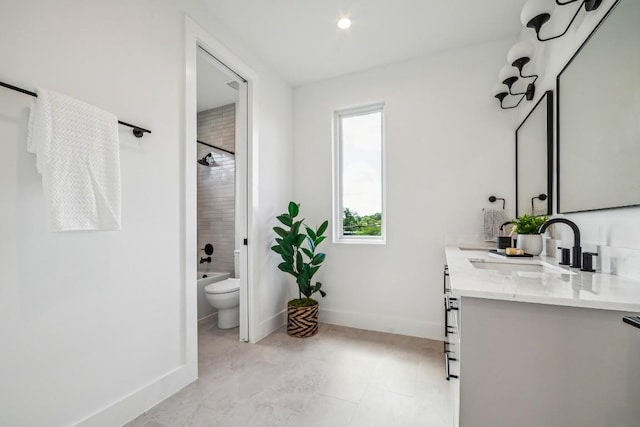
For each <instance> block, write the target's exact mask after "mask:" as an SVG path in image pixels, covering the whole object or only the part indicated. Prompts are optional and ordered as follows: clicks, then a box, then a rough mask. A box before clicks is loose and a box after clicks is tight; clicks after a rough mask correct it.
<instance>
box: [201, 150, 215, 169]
mask: <svg viewBox="0 0 640 427" xmlns="http://www.w3.org/2000/svg"><path fill="white" fill-rule="evenodd" d="M198 163H200V164H201V165H202V166H209V167H213V166H218V164H217V163H216V161H215V159H214V158H213V153H207V155H206V156H204V157H203V158H201V159H200V160H198Z"/></svg>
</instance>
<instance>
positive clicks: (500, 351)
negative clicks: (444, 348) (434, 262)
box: [445, 248, 640, 427]
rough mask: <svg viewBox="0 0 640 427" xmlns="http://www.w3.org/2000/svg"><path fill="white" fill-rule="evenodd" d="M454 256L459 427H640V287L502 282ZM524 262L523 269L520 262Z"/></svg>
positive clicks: (554, 278)
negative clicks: (639, 319)
mask: <svg viewBox="0 0 640 427" xmlns="http://www.w3.org/2000/svg"><path fill="white" fill-rule="evenodd" d="M480 256H486V254H482V253H478V254H472V253H469V252H466V253H464V254H462V253H460V252H459V251H454V250H453V249H451V250H450V249H449V248H448V249H447V263H448V265H449V274H450V294H449V295H450V298H457V307H458V310H451V311H446V310H445V312H446V313H447V315H448V318H447V323H449V324H450V326H452V328H451V331H455V333H453V334H452V333H449V334H447V339H448V340H449V342H450V343H453V344H454V345H453V346H450V347H451V348H452V349H453V348H455V350H453V351H452V353H449V354H450V355H453V354H455V356H451V357H454V358H455V359H457V361H455V362H451V361H450V362H449V366H448V368H449V372H450V373H452V374H454V375H456V376H457V377H458V378H455V379H454V378H450V379H449V381H450V384H451V391H452V397H453V406H454V426H456V427H457V426H458V425H459V426H460V427H484V426H491V427H574V426H576V427H577V426H579V427H639V426H640V329H639V328H636V327H633V326H631V325H628V324H625V323H623V321H622V318H623V316H624V315H628V314H636V315H637V314H638V313H640V282H638V281H632V280H627V279H624V278H617V277H611V276H607V275H599V274H595V275H594V274H592V273H578V272H576V273H575V274H571V275H569V274H567V275H560V274H555V275H554V274H547V273H539V274H538V273H535V274H533V273H531V272H527V273H526V274H518V273H516V272H510V273H505V272H504V271H503V272H502V273H500V274H498V273H496V272H491V271H486V270H479V269H475V267H474V266H473V265H472V264H470V262H469V261H468V259H467V258H468V257H472V258H477V257H480ZM520 262H522V261H520Z"/></svg>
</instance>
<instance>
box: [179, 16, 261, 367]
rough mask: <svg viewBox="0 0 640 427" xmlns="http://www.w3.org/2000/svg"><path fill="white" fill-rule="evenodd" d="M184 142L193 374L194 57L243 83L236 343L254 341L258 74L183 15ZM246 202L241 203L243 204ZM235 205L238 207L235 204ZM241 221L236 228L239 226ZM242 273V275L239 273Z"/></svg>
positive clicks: (187, 347) (187, 343)
mask: <svg viewBox="0 0 640 427" xmlns="http://www.w3.org/2000/svg"><path fill="white" fill-rule="evenodd" d="M185 30H186V31H185V33H186V37H185V64H186V70H185V71H186V79H185V83H186V86H185V142H184V146H183V149H182V150H181V151H182V153H184V154H183V156H184V158H183V159H182V160H183V164H184V182H183V186H182V187H183V192H184V193H183V194H184V202H183V203H184V206H183V214H184V216H183V218H184V223H183V224H182V226H183V227H184V229H183V232H184V239H183V244H184V247H183V253H184V259H183V267H184V268H183V272H184V292H183V296H184V298H183V307H184V331H185V334H184V346H183V349H184V351H185V353H184V354H183V360H184V361H185V364H187V365H189V366H191V367H193V369H195V372H196V374H197V366H198V342H197V339H198V322H197V292H196V290H197V287H196V280H197V274H196V270H197V267H196V262H195V260H196V259H197V256H198V254H197V169H196V166H197V164H196V161H195V159H196V144H195V141H196V138H197V107H196V100H197V78H196V58H197V52H198V48H199V47H201V48H202V49H204V50H206V51H207V52H208V53H209V54H211V55H212V56H213V57H214V58H216V59H217V60H218V61H220V62H221V63H222V64H224V65H225V66H226V67H227V68H229V69H230V70H231V71H232V72H234V73H235V74H237V75H238V76H241V77H242V79H243V80H245V81H246V107H247V108H246V115H245V117H246V126H244V130H245V131H246V137H245V138H244V139H245V141H246V144H239V145H240V146H238V147H236V177H237V179H236V189H237V193H236V199H237V200H240V201H241V204H244V209H242V212H240V214H238V212H236V242H240V243H242V242H243V240H244V239H248V242H249V245H240V246H238V247H237V249H238V248H239V249H240V279H241V280H240V301H241V304H240V316H241V318H240V340H241V341H247V342H254V339H253V338H254V335H255V331H256V328H255V319H257V317H256V315H255V314H256V313H255V309H256V304H255V301H253V296H254V295H255V292H253V284H254V282H255V281H254V280H253V278H254V275H253V268H251V265H252V260H255V259H256V258H255V254H254V253H253V252H254V251H253V250H252V249H253V246H254V245H252V244H251V243H253V242H254V241H255V236H256V235H257V232H256V230H257V227H256V225H255V217H254V215H253V211H254V209H255V208H256V207H257V202H256V201H255V200H256V199H255V198H256V196H257V191H256V190H255V188H254V187H255V180H254V177H256V176H257V171H256V167H257V162H256V161H255V160H254V159H255V158H256V156H255V148H256V146H257V140H256V139H257V138H256V136H257V132H256V130H255V123H256V102H255V100H254V94H255V93H256V80H257V79H256V73H255V72H254V71H253V70H252V69H251V68H250V67H249V66H248V65H246V64H245V63H244V62H243V61H242V60H240V58H238V57H237V56H236V55H235V54H233V53H232V52H231V51H230V50H228V49H227V48H226V47H224V46H223V45H222V44H221V43H220V42H218V41H217V40H216V39H215V38H214V37H213V36H211V34H209V33H208V32H207V31H206V30H204V29H203V28H202V27H201V26H199V25H198V24H196V23H195V22H194V21H193V20H192V19H191V18H189V17H188V16H186V17H185ZM242 202H244V203H242ZM236 206H238V203H236ZM238 220H240V227H239V224H238ZM243 273H244V274H243Z"/></svg>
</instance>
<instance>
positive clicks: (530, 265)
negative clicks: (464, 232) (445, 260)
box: [469, 259, 575, 274]
mask: <svg viewBox="0 0 640 427" xmlns="http://www.w3.org/2000/svg"><path fill="white" fill-rule="evenodd" d="M469 262H470V263H471V265H473V266H474V267H475V268H477V269H479V270H496V271H501V272H505V273H511V272H530V273H548V274H575V273H574V272H573V271H571V270H566V269H564V268H560V267H556V266H555V265H551V264H548V263H546V262H542V261H533V262H527V263H524V262H499V261H488V260H485V259H470V260H469Z"/></svg>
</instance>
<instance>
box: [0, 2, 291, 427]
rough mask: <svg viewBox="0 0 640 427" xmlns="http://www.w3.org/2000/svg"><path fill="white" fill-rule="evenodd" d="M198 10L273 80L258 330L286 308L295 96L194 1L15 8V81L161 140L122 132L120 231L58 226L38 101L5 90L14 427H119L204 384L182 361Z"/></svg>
mask: <svg viewBox="0 0 640 427" xmlns="http://www.w3.org/2000/svg"><path fill="white" fill-rule="evenodd" d="M185 12H186V13H187V14H188V15H191V16H193V17H196V18H197V20H198V21H201V22H200V23H201V24H202V25H204V26H205V28H208V29H209V31H210V32H211V34H212V35H213V36H214V37H216V38H217V39H218V40H220V42H221V43H224V44H225V45H226V46H227V47H228V48H229V49H231V50H232V51H233V52H234V53H236V54H237V55H238V56H239V57H241V58H242V60H244V61H246V63H248V64H249V65H250V66H251V67H252V68H253V69H254V71H256V74H257V76H258V78H259V88H258V93H257V94H256V97H257V99H256V103H257V106H258V108H257V117H256V120H257V121H258V125H257V127H256V129H257V130H258V131H259V138H260V139H259V144H260V150H259V153H258V157H256V160H257V162H258V165H259V168H256V170H258V172H259V174H258V175H257V176H255V179H256V180H257V181H258V182H259V189H260V192H261V193H266V194H270V197H269V198H267V197H265V196H261V197H260V201H261V204H260V205H259V206H255V209H254V212H253V214H254V216H255V218H256V221H257V222H259V224H260V225H261V226H263V227H265V230H260V232H261V233H264V235H263V236H261V237H262V239H261V241H260V242H255V244H258V245H260V246H259V248H258V249H257V250H256V251H255V254H256V255H257V256H256V259H254V260H253V261H254V263H255V265H256V266H257V268H256V271H258V272H260V274H259V275H257V277H258V279H259V280H260V282H259V283H258V284H257V287H259V289H260V294H259V295H257V296H256V301H255V303H256V304H257V305H258V307H259V309H260V310H259V312H260V314H261V316H262V317H261V318H258V319H256V322H257V323H258V324H260V325H263V326H264V325H266V326H264V327H265V328H267V327H268V326H272V323H268V322H267V323H265V322H264V320H265V319H270V318H271V317H272V316H273V315H274V314H276V313H278V312H279V311H280V310H281V309H282V307H284V298H283V297H282V296H281V292H280V290H279V289H280V287H282V286H283V285H284V283H283V282H284V280H281V279H280V280H278V279H276V278H275V272H274V270H275V267H274V265H275V264H274V263H273V262H272V260H271V258H272V256H271V254H269V252H268V248H267V247H266V240H267V239H266V236H267V235H268V233H269V232H268V230H266V227H267V225H271V224H270V221H271V217H272V214H273V213H274V211H275V210H279V209H280V208H279V207H278V209H276V206H281V205H284V204H285V203H286V201H288V200H289V198H290V196H291V194H292V185H291V184H290V183H291V105H292V92H291V88H290V87H289V86H288V85H287V84H286V83H285V82H284V81H283V80H282V79H280V78H279V77H278V76H276V75H275V74H274V73H272V72H271V71H270V70H269V69H268V68H266V67H265V66H263V65H262V63H261V62H260V61H259V60H258V59H257V57H256V56H254V55H252V54H251V53H250V52H249V51H247V50H246V49H243V48H242V46H241V45H239V44H238V43H236V42H235V39H234V36H233V34H232V33H231V32H230V31H228V30H226V29H225V28H224V26H223V25H220V24H218V23H216V21H215V17H211V16H210V15H209V14H208V12H207V11H206V10H204V9H203V8H202V6H200V4H199V3H198V2H196V1H185V2H175V1H169V0H163V1H153V0H141V1H136V2H129V1H126V0H114V1H109V2H84V1H80V0H61V1H56V2H48V1H44V0H33V1H28V2H17V1H12V2H9V3H8V4H5V5H3V10H2V14H1V15H0V57H2V75H1V76H0V79H1V80H3V81H7V82H10V83H14V84H16V85H19V86H23V87H25V88H27V89H33V88H35V87H46V88H50V89H54V90H57V91H60V92H63V93H66V94H68V95H70V96H73V97H76V98H79V99H82V100H84V101H86V102H89V103H91V104H94V105H96V106H99V107H101V108H104V109H106V110H109V111H112V112H114V113H115V114H117V115H118V117H119V118H121V119H123V120H125V121H129V122H131V123H135V124H139V125H141V126H144V127H147V128H149V129H151V130H152V131H153V133H152V134H151V135H147V136H145V137H144V138H143V139H141V140H138V139H135V138H134V137H133V136H132V135H131V134H130V133H129V132H127V130H126V128H121V133H120V138H121V140H120V147H121V161H122V165H121V166H122V187H123V193H122V212H123V217H122V224H123V228H122V231H121V232H86V233H82V232H79V233H59V234H52V233H48V232H47V231H46V230H45V225H44V224H45V221H44V218H43V208H44V202H43V197H42V189H41V182H40V177H39V175H38V174H37V172H36V168H35V158H34V157H33V156H32V155H30V154H28V153H27V152H26V147H25V141H26V124H27V116H28V105H29V102H30V100H31V99H30V98H29V97H28V96H25V95H21V94H18V93H14V92H11V91H8V90H4V89H2V90H0V141H2V143H1V144H0V198H1V200H2V204H1V207H0V259H1V260H2V261H1V263H0V313H1V314H0V340H1V342H2V343H3V350H2V351H1V352H0V378H2V382H1V383H0V424H1V425H11V426H33V425H50V426H58V425H70V424H76V423H79V422H82V423H84V424H88V425H120V424H122V423H124V422H126V421H127V420H129V419H131V418H132V417H134V416H135V415H137V414H139V413H141V412H142V411H143V410H145V409H146V408H148V407H150V406H152V405H153V404H155V403H157V402H158V401H159V400H161V399H163V398H164V397H166V396H168V395H170V394H172V393H173V392H175V391H177V390H178V389H179V388H180V387H182V386H183V385H185V384H186V383H188V382H189V381H192V380H193V379H194V378H193V372H195V371H194V370H193V369H191V370H188V369H185V365H184V363H185V360H189V359H193V357H191V356H189V357H187V356H188V355H185V354H184V351H185V347H184V345H185V334H186V331H187V330H188V329H193V328H195V327H196V325H195V324H193V325H191V324H189V325H185V324H184V320H183V319H184V310H185V301H184V300H183V298H184V289H185V288H184V287H185V286H186V285H185V283H183V282H184V280H183V276H184V265H183V262H182V259H183V251H184V244H183V243H184V235H183V231H182V229H183V223H184V218H183V215H184V213H183V212H184V210H183V207H182V206H181V203H182V201H183V199H184V198H183V196H182V185H183V182H184V173H183V171H182V168H183V166H182V165H183V161H182V160H181V158H182V156H183V154H182V153H183V144H184V143H185V141H184V87H185V53H184V40H185V38H184V37H185V36H184V31H185V24H184V14H185ZM205 24H206V25H205ZM274 171H276V172H277V173H274ZM276 175H277V176H276ZM189 285H190V286H195V283H193V284H189ZM191 295H195V292H192V293H191ZM194 304H195V302H194ZM261 333H262V335H264V334H266V333H267V329H265V330H263V331H261Z"/></svg>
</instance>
